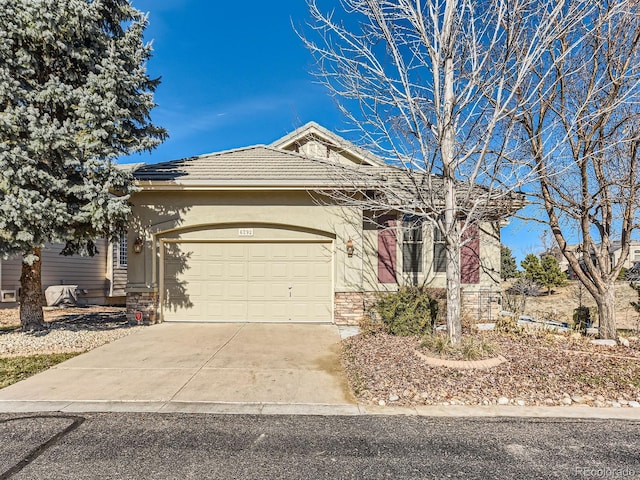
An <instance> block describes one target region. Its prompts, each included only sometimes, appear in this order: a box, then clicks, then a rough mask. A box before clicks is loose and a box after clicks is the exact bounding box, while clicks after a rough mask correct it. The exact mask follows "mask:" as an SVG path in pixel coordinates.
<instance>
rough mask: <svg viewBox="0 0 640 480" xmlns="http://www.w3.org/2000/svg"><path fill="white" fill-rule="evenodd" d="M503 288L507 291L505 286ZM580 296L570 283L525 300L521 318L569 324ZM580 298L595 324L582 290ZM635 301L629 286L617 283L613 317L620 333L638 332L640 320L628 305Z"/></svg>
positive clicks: (592, 305)
mask: <svg viewBox="0 0 640 480" xmlns="http://www.w3.org/2000/svg"><path fill="white" fill-rule="evenodd" d="M506 286H507V287H508V285H506ZM579 293H580V292H579V283H578V282H577V281H571V282H569V283H568V285H567V286H565V287H559V288H556V289H555V291H554V293H552V294H551V295H546V294H543V295H541V296H539V297H527V298H526V302H525V309H524V314H525V315H529V316H531V317H534V318H541V317H542V318H548V319H550V320H557V321H561V322H571V321H572V320H573V311H574V309H576V308H577V307H578V305H579V304H580V302H579V299H578V297H579ZM582 295H583V297H582V304H583V305H585V306H587V307H590V310H591V318H592V319H594V320H597V308H596V304H595V302H594V301H593V299H592V298H591V296H590V295H589V294H588V293H587V291H586V290H585V289H584V288H583V289H582ZM637 300H638V296H637V293H636V292H635V290H633V289H632V288H631V287H630V286H629V283H628V282H617V283H616V314H617V327H618V328H619V329H624V330H632V331H636V332H638V330H639V329H640V316H639V315H638V313H637V312H636V311H635V310H634V309H633V307H631V305H630V303H629V302H631V301H637Z"/></svg>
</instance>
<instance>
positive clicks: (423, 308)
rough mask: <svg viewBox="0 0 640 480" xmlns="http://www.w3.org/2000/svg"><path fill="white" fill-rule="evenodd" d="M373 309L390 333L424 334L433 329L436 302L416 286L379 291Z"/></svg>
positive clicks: (436, 309)
mask: <svg viewBox="0 0 640 480" xmlns="http://www.w3.org/2000/svg"><path fill="white" fill-rule="evenodd" d="M375 309H376V312H377V313H378V315H379V316H380V320H382V323H384V324H385V325H386V327H387V330H388V331H389V333H391V334H392V335H404V336H406V335H424V334H426V333H429V332H431V331H432V330H433V326H434V321H435V318H436V316H437V313H438V303H437V302H436V301H435V300H433V299H432V298H430V297H429V295H428V294H427V293H426V292H425V291H424V290H423V289H421V288H418V287H401V288H400V289H399V290H398V291H397V292H385V293H380V294H378V296H377V299H376V304H375Z"/></svg>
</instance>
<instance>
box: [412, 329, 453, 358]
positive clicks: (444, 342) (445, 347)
mask: <svg viewBox="0 0 640 480" xmlns="http://www.w3.org/2000/svg"><path fill="white" fill-rule="evenodd" d="M420 346H421V347H422V348H425V349H427V350H429V351H430V352H431V353H433V354H435V355H438V356H441V357H442V356H447V355H448V354H450V353H451V352H452V351H453V345H451V340H450V339H449V337H448V336H446V335H442V334H438V333H431V334H428V335H425V336H424V338H423V339H422V342H421V343H420Z"/></svg>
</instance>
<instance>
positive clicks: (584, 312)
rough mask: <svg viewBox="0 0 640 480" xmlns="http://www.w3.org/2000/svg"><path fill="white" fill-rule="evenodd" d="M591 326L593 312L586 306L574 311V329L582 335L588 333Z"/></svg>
mask: <svg viewBox="0 0 640 480" xmlns="http://www.w3.org/2000/svg"><path fill="white" fill-rule="evenodd" d="M590 326H591V311H590V310H589V307H585V306H584V305H583V306H581V307H578V308H576V309H574V310H573V328H574V330H577V331H579V332H581V333H586V332H587V328H588V327H590Z"/></svg>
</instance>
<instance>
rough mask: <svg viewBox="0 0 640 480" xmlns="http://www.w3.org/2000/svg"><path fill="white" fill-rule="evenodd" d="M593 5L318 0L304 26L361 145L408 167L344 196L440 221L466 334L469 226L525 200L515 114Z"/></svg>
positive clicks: (453, 308) (453, 311)
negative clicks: (545, 60)
mask: <svg viewBox="0 0 640 480" xmlns="http://www.w3.org/2000/svg"><path fill="white" fill-rule="evenodd" d="M585 4H587V5H588V4H589V2H584V3H583V2H578V1H575V2H571V1H558V0H341V1H340V7H341V8H340V12H339V13H337V12H335V11H332V12H331V13H324V12H323V11H322V9H321V8H320V6H319V5H318V1H317V0H308V5H309V9H310V12H311V17H312V21H311V22H310V25H309V28H308V29H307V31H306V32H305V33H304V34H301V36H302V38H303V40H304V41H305V43H306V45H307V47H308V48H309V50H310V51H311V52H312V54H313V55H314V56H315V58H316V60H317V64H318V70H317V78H318V79H319V81H320V82H321V83H323V84H324V85H326V87H327V88H328V89H329V92H330V93H331V94H332V95H333V96H334V97H335V98H336V100H337V101H338V103H339V106H340V108H341V110H342V112H343V113H344V115H346V117H347V118H348V120H349V121H350V122H351V124H352V125H353V126H354V130H356V131H357V132H359V134H361V140H360V145H361V146H363V147H366V148H368V149H369V150H371V151H372V152H374V153H375V154H376V155H377V156H378V157H380V158H383V159H384V160H385V162H386V163H387V164H389V165H392V166H394V167H396V168H395V169H394V170H393V172H392V173H391V174H389V173H388V172H387V173H384V174H383V173H381V175H383V177H384V178H382V180H383V181H378V182H376V189H375V194H372V193H371V191H369V190H368V188H369V185H364V186H363V183H362V182H363V179H362V177H358V178H354V180H353V189H354V190H355V191H356V192H358V193H359V194H356V193H354V192H353V191H352V192H350V194H348V195H342V196H340V194H339V193H336V195H337V196H338V197H339V198H340V200H342V201H344V202H346V203H350V204H353V205H357V204H358V202H359V205H360V206H362V207H363V208H367V209H371V210H376V211H382V212H385V211H396V212H400V213H408V214H411V215H414V216H418V217H422V218H423V219H426V220H428V221H430V222H433V223H434V224H435V225H436V226H437V228H438V229H439V231H440V232H441V234H442V236H443V237H444V241H445V251H446V289H447V327H448V332H449V336H450V338H451V340H452V341H453V342H454V343H457V342H458V341H459V340H460V337H461V322H460V315H461V262H460V254H461V248H462V246H463V242H464V239H465V235H466V234H467V232H468V231H470V229H474V228H477V226H478V225H479V224H480V222H486V221H492V220H497V219H498V218H499V217H501V216H504V215H506V214H508V213H510V212H512V211H513V210H514V209H517V208H518V207H520V206H521V205H522V202H521V197H520V196H518V195H514V192H515V191H516V190H517V189H518V188H519V187H520V186H521V185H523V184H524V183H526V182H527V181H528V178H527V176H528V175H530V174H531V171H530V170H528V169H527V165H523V164H522V163H518V162H513V161H512V160H513V158H514V157H516V156H517V152H518V151H519V149H520V148H521V145H520V143H521V140H522V138H520V137H518V136H516V135H514V131H513V129H514V122H513V119H514V115H513V113H514V112H516V111H521V110H522V109H523V108H525V106H524V105H526V108H531V107H530V106H529V103H531V102H532V100H533V99H532V98H528V97H527V98H523V97H522V96H521V95H519V93H518V92H519V90H518V87H519V85H521V84H522V85H523V87H525V86H527V85H528V83H526V82H528V81H529V79H530V78H531V76H532V74H534V73H535V70H534V69H535V68H538V67H539V65H540V62H541V59H542V57H543V55H544V54H545V52H546V51H547V49H548V47H549V45H553V44H555V42H557V41H558V39H559V38H561V36H562V34H563V33H564V32H565V31H566V30H567V29H570V28H572V27H573V26H574V24H576V23H579V22H580V19H581V18H583V16H584V14H585V11H586V10H588V7H586V6H585ZM334 5H335V4H334ZM334 5H332V8H334ZM523 100H526V101H527V102H529V103H526V104H523ZM344 172H345V176H348V175H347V173H346V172H347V170H345V171H344ZM390 177H392V178H390ZM365 183H366V182H365Z"/></svg>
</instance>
